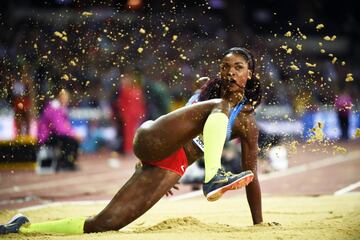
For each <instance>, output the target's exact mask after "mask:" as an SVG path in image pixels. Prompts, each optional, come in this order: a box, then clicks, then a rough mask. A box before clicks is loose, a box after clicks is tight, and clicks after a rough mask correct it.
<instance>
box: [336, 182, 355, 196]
mask: <svg viewBox="0 0 360 240" xmlns="http://www.w3.org/2000/svg"><path fill="white" fill-rule="evenodd" d="M358 187H360V181H358V182H356V183H353V184H350V185H349V186H346V187H344V188H342V189H339V190H337V191H336V192H334V195H343V194H345V193H348V192H351V191H352V190H354V189H356V188H358Z"/></svg>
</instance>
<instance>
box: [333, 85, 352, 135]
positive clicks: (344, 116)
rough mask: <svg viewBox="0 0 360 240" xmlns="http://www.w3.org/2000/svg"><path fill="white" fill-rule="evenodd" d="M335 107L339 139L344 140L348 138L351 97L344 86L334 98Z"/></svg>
mask: <svg viewBox="0 0 360 240" xmlns="http://www.w3.org/2000/svg"><path fill="white" fill-rule="evenodd" d="M335 108H336V110H337V115H338V120H339V125H340V129H341V139H343V140H346V139H348V138H349V120H350V114H351V108H352V99H351V97H350V94H349V93H348V90H347V89H346V88H345V89H344V90H343V91H342V92H341V93H340V94H339V96H337V98H336V99H335Z"/></svg>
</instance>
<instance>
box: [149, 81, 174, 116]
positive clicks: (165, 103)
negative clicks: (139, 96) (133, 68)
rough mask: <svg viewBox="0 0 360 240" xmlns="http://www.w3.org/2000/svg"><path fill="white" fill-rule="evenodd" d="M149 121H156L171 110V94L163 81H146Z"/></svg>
mask: <svg viewBox="0 0 360 240" xmlns="http://www.w3.org/2000/svg"><path fill="white" fill-rule="evenodd" d="M144 91H145V97H146V109H147V119H152V120H154V119H156V118H158V117H160V116H161V115H164V114H166V113H168V112H169V110H170V93H169V90H168V88H167V86H166V85H165V84H164V83H163V82H161V81H155V80H152V79H147V78H145V79H144Z"/></svg>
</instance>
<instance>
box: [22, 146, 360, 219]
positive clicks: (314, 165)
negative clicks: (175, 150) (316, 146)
mask: <svg viewBox="0 0 360 240" xmlns="http://www.w3.org/2000/svg"><path fill="white" fill-rule="evenodd" d="M359 156H360V151H353V152H349V153H348V154H346V155H339V156H336V157H328V158H325V159H322V160H318V161H315V162H311V163H306V164H303V165H299V166H295V167H291V168H288V169H286V170H283V171H279V172H272V173H269V174H260V175H259V180H260V181H266V180H270V179H274V178H279V177H284V176H289V175H292V174H297V173H302V172H305V171H309V170H314V169H319V168H323V167H327V166H331V165H334V164H339V163H342V162H347V161H351V160H354V159H356V158H359ZM99 176H101V174H99ZM354 186H355V187H354ZM359 186H360V181H359V182H357V183H354V184H351V185H349V186H348V187H346V188H344V189H345V190H344V189H340V190H339V191H337V192H340V191H341V192H340V193H337V192H335V193H334V195H340V194H344V193H346V192H349V191H351V190H353V189H355V188H357V187H359ZM350 188H352V189H350ZM349 189H350V190H349ZM336 193H337V194H336ZM202 194H203V193H202V190H197V191H192V192H189V193H185V194H181V195H178V196H174V197H171V198H169V199H168V201H180V200H185V199H190V198H194V197H198V196H201V195H202ZM108 202H109V200H99V201H72V202H70V201H69V202H54V203H46V204H41V205H36V206H31V207H26V208H21V209H18V211H19V212H21V211H22V212H25V211H32V210H37V209H41V208H45V207H51V206H62V205H64V204H67V205H68V204H70V205H71V204H72V205H91V204H97V203H104V204H106V203H108Z"/></svg>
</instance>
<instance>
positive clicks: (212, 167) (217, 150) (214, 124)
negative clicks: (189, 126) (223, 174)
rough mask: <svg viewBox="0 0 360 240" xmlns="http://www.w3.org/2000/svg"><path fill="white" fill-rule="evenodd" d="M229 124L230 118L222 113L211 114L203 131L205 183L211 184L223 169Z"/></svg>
mask: <svg viewBox="0 0 360 240" xmlns="http://www.w3.org/2000/svg"><path fill="white" fill-rule="evenodd" d="M228 122H229V118H228V116H227V115H226V114H225V113H222V112H215V113H211V114H210V115H209V117H208V118H207V120H206V122H205V125H204V130H203V135H204V162H205V183H207V182H209V181H210V180H211V179H212V178H213V177H214V176H215V174H216V173H217V170H218V169H219V168H221V154H222V150H223V148H224V144H225V139H226V130H227V124H228Z"/></svg>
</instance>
